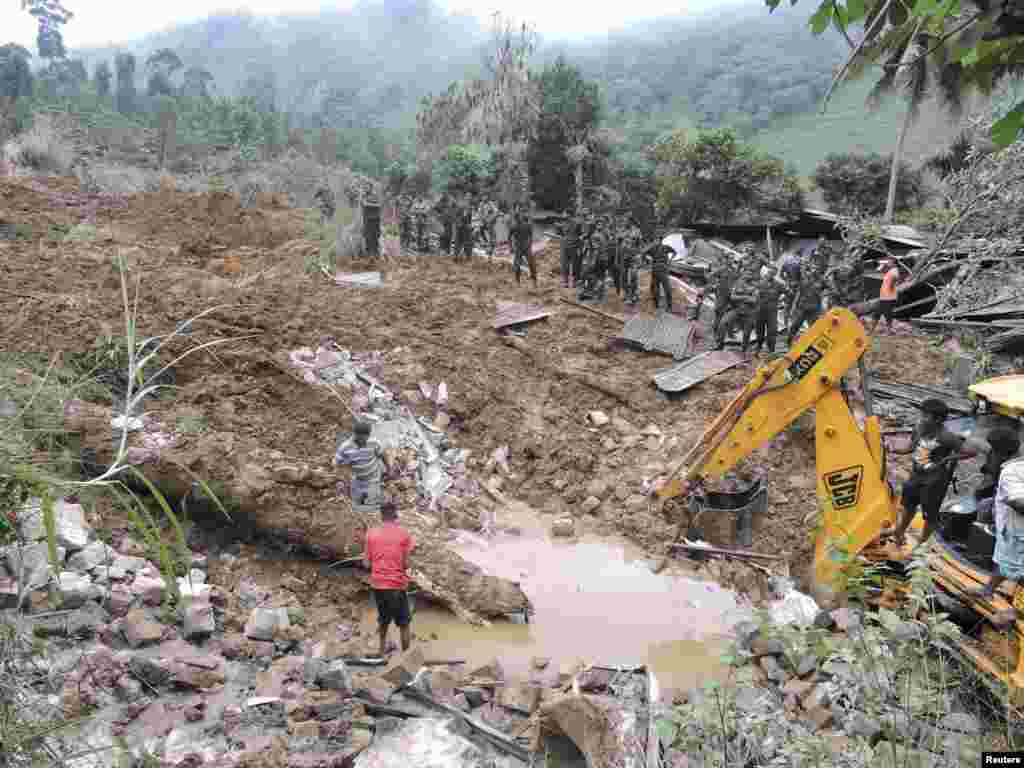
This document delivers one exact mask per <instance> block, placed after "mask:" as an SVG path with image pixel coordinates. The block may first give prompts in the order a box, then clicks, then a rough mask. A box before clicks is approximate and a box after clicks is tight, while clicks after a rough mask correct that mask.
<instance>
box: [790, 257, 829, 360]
mask: <svg viewBox="0 0 1024 768" xmlns="http://www.w3.org/2000/svg"><path fill="white" fill-rule="evenodd" d="M824 289H825V281H824V277H823V276H822V274H821V273H820V272H819V271H818V270H817V268H816V267H815V266H814V265H813V264H811V265H810V266H809V268H808V269H807V270H801V277H800V283H799V285H797V287H796V291H795V293H794V294H793V301H792V304H791V305H790V306H791V307H792V309H791V310H790V315H791V316H792V320H791V321H790V325H789V335H788V336H787V337H786V345H787V346H790V347H791V346H793V339H794V338H796V336H797V334H799V333H800V328H801V326H803V324H804V322H805V321H806V322H807V325H808V326H811V325H814V322H815V321H816V320H817V319H818V316H819V315H821V296H822V292H823V291H824Z"/></svg>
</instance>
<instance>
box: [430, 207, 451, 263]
mask: <svg viewBox="0 0 1024 768" xmlns="http://www.w3.org/2000/svg"><path fill="white" fill-rule="evenodd" d="M451 207H452V200H451V196H449V194H448V193H447V192H442V193H441V197H440V198H438V200H437V202H436V203H435V204H434V215H435V216H436V217H437V220H438V221H439V222H441V236H440V237H439V238H438V246H439V247H440V249H441V253H444V254H450V253H451V252H452V216H451Z"/></svg>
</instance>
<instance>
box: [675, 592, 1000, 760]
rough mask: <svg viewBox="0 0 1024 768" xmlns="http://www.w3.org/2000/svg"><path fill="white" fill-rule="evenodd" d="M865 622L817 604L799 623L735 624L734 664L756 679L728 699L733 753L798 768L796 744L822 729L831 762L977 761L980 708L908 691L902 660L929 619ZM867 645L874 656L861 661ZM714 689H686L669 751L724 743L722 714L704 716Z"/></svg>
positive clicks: (848, 611)
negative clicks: (969, 709)
mask: <svg viewBox="0 0 1024 768" xmlns="http://www.w3.org/2000/svg"><path fill="white" fill-rule="evenodd" d="M867 622H868V619H866V617H865V615H864V614H862V613H861V612H859V611H858V610H856V609H852V608H840V609H836V610H833V611H826V610H822V611H820V612H818V613H817V615H816V616H815V617H814V618H813V621H811V622H807V626H805V627H802V628H800V629H794V628H793V627H787V628H782V627H780V626H779V625H778V624H774V623H767V624H764V625H762V626H759V625H758V624H756V623H754V622H751V621H747V622H742V623H740V624H738V625H737V626H736V627H735V633H736V641H735V643H734V649H733V651H732V654H733V657H734V662H733V663H734V664H735V665H736V666H737V667H738V668H739V670H738V672H740V673H742V672H744V671H745V673H746V674H745V676H746V677H747V678H748V679H751V678H752V682H753V684H751V685H746V686H742V687H739V688H737V689H736V690H735V691H734V694H733V696H732V698H731V700H729V701H728V702H727V704H726V705H725V706H726V707H727V708H731V709H732V710H733V711H732V712H731V713H729V716H734V717H735V718H736V728H735V729H734V730H732V731H730V736H729V739H728V745H727V746H728V748H729V750H730V751H731V753H732V754H733V755H747V756H749V758H750V759H751V760H752V761H753V762H754V763H756V764H759V765H771V766H780V767H782V766H795V765H798V764H799V762H798V761H799V759H800V757H799V753H800V749H797V748H796V745H799V744H800V743H802V742H803V743H809V742H810V741H811V740H814V739H815V738H816V737H821V736H824V737H825V739H826V743H828V744H829V745H830V746H831V748H832V749H833V752H834V755H833V757H832V758H831V759H832V761H833V762H831V763H830V764H831V765H848V766H864V765H873V764H884V765H889V764H890V763H888V762H883V763H872V762H871V760H872V755H876V756H880V757H881V758H886V757H887V756H898V758H897V759H896V762H895V763H894V764H895V765H920V766H940V765H941V766H955V765H977V764H979V761H980V747H979V744H978V741H979V739H978V736H979V734H980V732H981V724H980V721H979V720H978V719H977V718H976V717H975V716H973V715H971V714H968V713H966V712H962V711H956V707H957V704H956V701H955V700H953V699H952V696H951V695H949V696H950V698H949V699H943V700H942V701H936V702H930V701H929V702H925V701H921V700H918V696H919V694H918V693H917V692H916V690H915V692H914V694H913V695H909V696H908V689H909V687H910V686H905V685H904V684H905V678H903V677H901V675H900V673H901V672H905V669H901V667H902V666H903V664H904V663H906V662H907V660H908V659H909V658H911V657H916V654H915V653H914V652H913V651H912V650H910V648H911V647H912V646H913V647H917V646H919V645H920V644H921V643H926V642H927V628H926V627H925V625H923V624H921V623H918V622H914V621H904V620H901V619H898V618H897V617H896V616H895V614H888V615H887V616H886V618H885V619H884V622H885V625H884V627H877V626H875V625H874V624H868V623H867ZM794 623H800V622H794ZM794 633H795V634H794ZM796 637H802V639H803V642H799V641H795V638H796ZM866 653H867V654H870V655H871V656H872V658H873V659H874V661H873V662H867V661H865V656H864V654H866ZM737 676H738V677H742V676H744V675H740V674H738V675H737ZM714 695H715V694H714V693H713V692H707V691H701V690H693V691H690V692H689V694H688V701H687V702H686V704H684V705H683V706H682V707H681V708H680V709H678V710H677V722H680V721H682V722H681V723H680V725H679V733H678V736H677V737H676V738H675V740H674V742H673V743H674V744H676V745H677V748H676V749H669V754H670V755H672V754H673V753H675V754H676V755H677V756H681V755H680V753H679V749H678V747H679V746H680V745H683V744H693V743H696V742H701V741H703V742H704V743H705V744H706V745H707V747H706V750H712V751H715V752H720V751H721V750H722V749H723V744H722V738H721V736H720V735H719V733H718V731H717V730H716V721H717V720H718V715H717V714H716V715H715V717H709V718H704V717H702V716H701V712H702V711H707V710H708V708H709V707H710V708H712V709H714V708H715V707H717V706H721V701H720V700H712V699H713V696H714ZM946 695H947V694H943V696H946ZM726 698H728V697H726ZM936 713H938V714H936ZM694 757H695V756H694V755H693V754H692V753H691V754H690V757H689V759H690V760H691V762H690V763H689V764H691V765H692V764H693V763H692V761H693V759H694ZM669 762H670V764H673V765H675V764H677V763H673V762H672V761H671V760H670V761H669ZM679 764H686V763H679Z"/></svg>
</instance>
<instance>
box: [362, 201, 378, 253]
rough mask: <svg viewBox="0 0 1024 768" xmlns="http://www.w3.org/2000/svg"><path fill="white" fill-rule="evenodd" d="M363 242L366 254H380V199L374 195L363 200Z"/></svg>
mask: <svg viewBox="0 0 1024 768" xmlns="http://www.w3.org/2000/svg"><path fill="white" fill-rule="evenodd" d="M363 242H364V243H365V244H366V255H367V256H380V200H378V199H377V197H376V196H368V197H366V198H365V199H364V200H363Z"/></svg>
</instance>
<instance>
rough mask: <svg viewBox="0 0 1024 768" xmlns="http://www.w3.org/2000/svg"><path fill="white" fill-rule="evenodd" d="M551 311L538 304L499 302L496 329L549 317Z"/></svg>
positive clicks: (494, 323) (495, 319)
mask: <svg viewBox="0 0 1024 768" xmlns="http://www.w3.org/2000/svg"><path fill="white" fill-rule="evenodd" d="M550 315H551V312H550V311H548V310H546V309H544V307H542V306H540V305H538V304H516V303H514V302H509V301H502V302H498V314H497V315H495V316H494V322H493V326H494V330H498V329H500V328H506V327H508V326H510V325H519V324H520V323H529V322H532V321H534V320H540V319H542V318H545V317H548V316H550Z"/></svg>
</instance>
